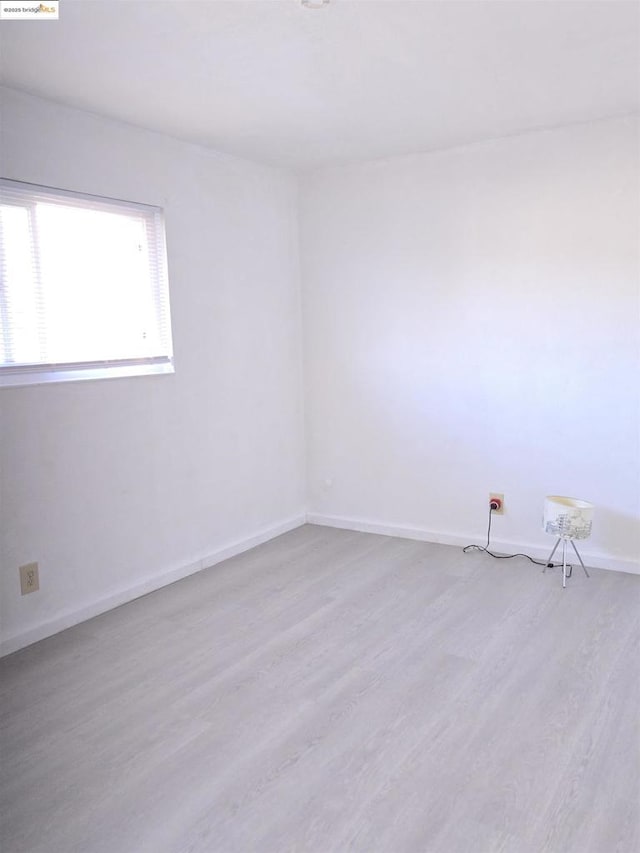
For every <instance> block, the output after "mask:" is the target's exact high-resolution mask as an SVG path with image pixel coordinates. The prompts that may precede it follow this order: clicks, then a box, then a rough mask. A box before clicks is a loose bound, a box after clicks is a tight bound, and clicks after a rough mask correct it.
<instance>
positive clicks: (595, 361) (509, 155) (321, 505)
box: [301, 119, 640, 570]
mask: <svg viewBox="0 0 640 853" xmlns="http://www.w3.org/2000/svg"><path fill="white" fill-rule="evenodd" d="M638 227H639V213H638V127H637V123H636V121H634V120H633V119H620V120H611V121H602V122H597V123H593V124H588V125H582V126H573V127H566V128H564V129H560V130H554V131H548V132H540V133H534V134H527V135H523V136H519V137H512V138H507V139H501V140H495V141H490V142H486V143H482V144H478V145H473V146H467V147H464V148H459V149H455V150H449V151H443V152H437V153H431V154H424V155H420V156H412V157H404V158H395V159H390V160H386V161H379V162H371V163H368V164H363V165H355V166H352V167H346V168H335V169H327V170H324V171H322V172H318V173H315V174H312V175H310V176H308V177H306V178H304V180H303V181H302V188H301V235H302V243H301V246H302V250H301V251H302V255H301V256H302V280H303V287H304V298H303V302H304V322H305V371H306V383H307V407H306V408H307V442H308V472H309V502H310V509H311V511H312V516H311V517H312V518H313V519H316V520H320V521H327V520H328V521H330V522H331V523H334V524H346V525H347V526H356V527H358V526H359V527H361V528H363V529H374V530H375V529H377V530H387V531H389V532H393V531H396V530H397V529H399V528H403V527H406V528H407V527H408V528H411V529H412V531H411V532H412V535H424V536H425V538H431V539H435V540H438V539H440V541H447V542H464V541H465V540H466V541H476V542H481V541H482V540H483V536H484V533H485V531H486V522H487V496H488V492H489V491H490V490H495V491H499V492H504V494H505V497H506V514H505V516H504V517H503V518H499V517H495V518H494V524H493V535H494V538H495V542H496V544H499V543H502V544H503V545H505V546H506V547H508V548H509V547H517V546H528V547H530V548H533V549H534V550H535V549H536V548H537V549H538V553H541V554H546V553H548V549H549V546H550V544H552V543H551V541H550V540H549V539H548V537H546V536H545V535H544V534H543V533H542V532H541V531H540V522H541V514H542V503H543V498H544V496H545V495H546V494H550V493H556V494H557V493H559V494H567V495H572V496H575V497H579V498H584V499H587V500H591V501H593V502H595V504H596V505H597V515H596V518H595V523H594V531H593V536H592V538H591V540H589V542H588V543H585V544H584V551H585V552H586V553H588V555H589V558H590V561H591V563H592V564H593V565H603V566H609V567H616V568H626V569H629V570H634V561H637V559H638V555H639V553H640V535H639V520H638V518H639V482H638V472H639V471H640V459H639V447H638V444H639V434H640V433H639V424H638V412H639V388H640V383H639V382H638V379H639V372H638V367H639V364H640V362H639V340H640V333H639V324H638V318H639V314H638V281H639V279H638V234H639V231H638ZM636 568H637V566H636Z"/></svg>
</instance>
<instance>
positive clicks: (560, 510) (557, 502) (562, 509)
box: [542, 495, 593, 539]
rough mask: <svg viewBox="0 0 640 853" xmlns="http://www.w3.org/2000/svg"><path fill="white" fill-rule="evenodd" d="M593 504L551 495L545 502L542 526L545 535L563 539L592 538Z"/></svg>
mask: <svg viewBox="0 0 640 853" xmlns="http://www.w3.org/2000/svg"><path fill="white" fill-rule="evenodd" d="M592 521H593V504H590V503H588V501H579V500H577V499H576V498H565V497H561V496H560V495H549V496H548V497H546V498H545V500H544V516H543V521H542V526H543V529H544V532H545V533H550V534H551V535H553V536H561V537H562V538H563V539H587V538H588V537H589V536H591V524H592Z"/></svg>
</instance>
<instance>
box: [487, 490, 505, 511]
mask: <svg viewBox="0 0 640 853" xmlns="http://www.w3.org/2000/svg"><path fill="white" fill-rule="evenodd" d="M494 504H498V506H497V508H494ZM489 506H490V507H492V510H493V514H494V515H504V495H501V494H499V493H498V492H489Z"/></svg>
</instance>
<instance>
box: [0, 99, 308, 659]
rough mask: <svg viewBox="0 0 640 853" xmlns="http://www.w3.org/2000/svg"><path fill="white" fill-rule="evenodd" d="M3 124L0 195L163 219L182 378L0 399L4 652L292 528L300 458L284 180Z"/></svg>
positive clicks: (38, 109) (17, 117)
mask: <svg viewBox="0 0 640 853" xmlns="http://www.w3.org/2000/svg"><path fill="white" fill-rule="evenodd" d="M1 117H2V128H3V137H2V148H1V151H2V160H1V163H0V165H1V172H2V174H3V175H4V176H6V177H10V178H15V179H21V180H25V181H32V182H36V183H42V184H46V185H50V186H54V187H64V188H68V189H75V190H79V191H82V192H89V193H97V194H101V195H106V196H113V197H116V198H124V199H131V200H134V201H140V202H146V203H150V204H157V205H162V206H163V207H164V208H165V211H166V227H167V242H168V256H169V276H170V290H171V310H172V317H173V336H174V348H175V361H176V373H175V375H173V376H158V377H139V378H135V379H119V380H104V381H100V382H75V383H71V384H60V385H50V386H39V387H30V388H20V389H5V390H2V391H0V470H1V498H2V533H3V536H2V546H3V547H2V555H1V556H2V574H1V578H0V583H1V587H0V598H1V616H2V638H3V639H4V641H5V645H4V648H5V650H7V651H8V650H10V649H12V648H15V647H17V646H18V645H21V644H23V643H24V642H26V641H29V640H33V639H37V638H38V637H40V636H44V635H46V634H47V633H51V632H52V630H54V629H57V628H60V627H64V626H66V625H67V624H71V623H73V622H74V621H77V619H78V618H84V617H86V616H89V615H92V614H93V613H95V612H98V611H99V610H101V609H104V608H105V607H108V606H112V605H114V604H117V603H120V601H123V600H126V599H127V598H129V597H130V596H131V595H132V594H135V593H136V592H142V591H146V590H148V589H150V588H153V587H155V586H158V585H161V584H162V583H164V582H166V581H167V580H170V579H172V578H173V577H177V576H180V575H181V574H183V573H185V572H188V571H191V570H193V569H195V568H198V567H200V566H202V565H203V564H206V563H207V562H211V561H212V560H213V559H215V558H216V557H217V556H219V552H220V551H221V550H222V552H223V553H224V554H227V553H229V552H230V551H229V550H225V549H228V546H231V549H230V550H234V548H241V547H243V545H246V544H248V543H250V542H255V541H258V540H259V539H261V538H265V537H266V538H268V537H269V536H271V535H273V534H274V533H275V532H279V531H280V530H281V529H283V528H286V527H288V526H290V525H295V524H296V523H299V521H300V520H301V517H302V514H303V512H304V483H303V472H304V460H303V455H304V451H303V429H302V428H303V422H302V408H301V394H300V383H301V372H300V363H301V362H300V340H299V337H300V306H299V282H298V275H299V269H298V254H297V251H298V250H297V220H296V192H297V190H296V184H295V181H294V179H293V178H292V177H291V176H289V175H287V174H285V173H283V172H279V171H276V170H272V169H268V168H263V167H260V166H256V165H253V164H250V163H247V162H243V161H240V160H235V159H232V158H229V157H224V156H220V155H217V154H216V153H214V152H211V151H207V150H205V149H202V148H198V147H195V146H192V145H186V144H183V143H181V142H177V141H175V140H171V139H169V138H166V137H162V136H159V135H156V134H152V133H148V132H145V131H142V130H138V129H136V128H133V127H130V126H126V125H121V124H116V123H113V122H110V121H108V120H105V119H102V118H98V117H95V116H92V115H89V114H87V113H81V112H77V111H74V110H71V109H67V108H63V107H60V106H57V105H55V104H52V103H49V102H45V101H41V100H38V99H34V98H30V97H28V96H26V95H21V94H18V93H14V92H11V91H8V90H4V92H3V102H2V114H1ZM235 543H240V544H239V545H236V544H235ZM34 560H37V561H38V562H39V564H40V586H41V589H40V592H38V593H36V594H32V595H29V596H25V597H21V596H20V586H19V577H18V566H19V565H21V564H24V563H26V562H31V561H34Z"/></svg>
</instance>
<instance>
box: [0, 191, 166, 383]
mask: <svg viewBox="0 0 640 853" xmlns="http://www.w3.org/2000/svg"><path fill="white" fill-rule="evenodd" d="M0 276H1V280H0V386H10V385H28V384H32V383H41V382H60V381H66V380H72V379H99V378H104V377H109V376H137V375H140V374H148V373H172V372H173V353H172V346H171V320H170V315H169V292H168V284H167V270H166V252H165V244H164V223H163V217H162V211H161V210H160V209H159V208H157V207H150V206H148V205H143V204H134V203H132V202H125V201H115V200H113V199H106V198H98V197H96V196H89V195H80V194H78V193H70V192H66V191H64V190H54V189H48V188H46V187H39V186H35V185H34V184H24V183H19V182H17V181H9V180H4V179H2V180H0Z"/></svg>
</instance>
